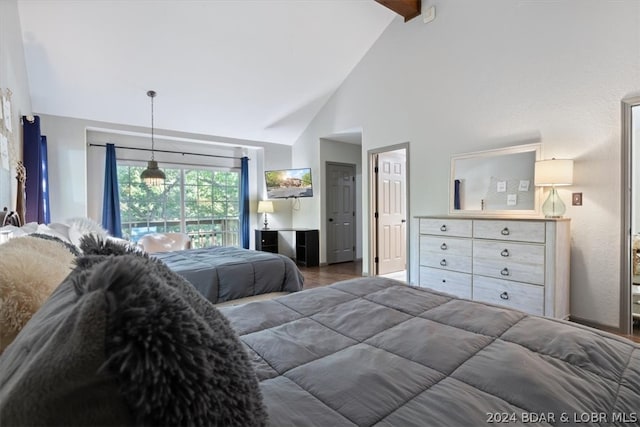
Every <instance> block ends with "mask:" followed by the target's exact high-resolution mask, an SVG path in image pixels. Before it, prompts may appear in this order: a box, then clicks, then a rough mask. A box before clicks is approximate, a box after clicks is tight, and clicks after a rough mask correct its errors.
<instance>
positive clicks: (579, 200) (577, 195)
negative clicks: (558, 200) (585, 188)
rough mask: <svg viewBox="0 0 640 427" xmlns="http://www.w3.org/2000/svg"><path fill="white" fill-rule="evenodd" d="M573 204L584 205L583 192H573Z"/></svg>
mask: <svg viewBox="0 0 640 427" xmlns="http://www.w3.org/2000/svg"><path fill="white" fill-rule="evenodd" d="M571 204H572V205H573V206H582V193H573V194H572V195H571Z"/></svg>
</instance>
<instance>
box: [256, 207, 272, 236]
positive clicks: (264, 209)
mask: <svg viewBox="0 0 640 427" xmlns="http://www.w3.org/2000/svg"><path fill="white" fill-rule="evenodd" d="M258 213H264V228H263V230H268V229H269V223H268V222H267V213H273V202H272V201H270V200H261V201H259V202H258Z"/></svg>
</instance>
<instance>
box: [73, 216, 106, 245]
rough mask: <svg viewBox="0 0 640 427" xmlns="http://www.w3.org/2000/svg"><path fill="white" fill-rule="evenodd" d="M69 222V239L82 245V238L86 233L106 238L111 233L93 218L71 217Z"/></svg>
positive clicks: (75, 243)
mask: <svg viewBox="0 0 640 427" xmlns="http://www.w3.org/2000/svg"><path fill="white" fill-rule="evenodd" d="M67 224H69V240H70V241H71V243H72V244H74V245H76V246H77V247H78V248H79V247H80V239H81V238H82V236H84V235H85V234H93V235H95V236H98V237H101V238H102V239H105V238H106V237H107V236H108V235H109V233H108V232H107V230H105V229H104V228H102V225H100V224H98V223H97V222H95V221H94V220H92V219H91V218H71V219H69V220H67Z"/></svg>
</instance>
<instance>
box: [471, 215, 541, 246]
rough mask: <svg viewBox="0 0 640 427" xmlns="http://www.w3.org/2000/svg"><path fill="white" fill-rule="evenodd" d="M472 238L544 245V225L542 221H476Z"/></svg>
mask: <svg viewBox="0 0 640 427" xmlns="http://www.w3.org/2000/svg"><path fill="white" fill-rule="evenodd" d="M473 237H475V238H477V239H495V240H515V241H520V242H535V243H544V241H545V223H544V222H542V221H508V220H476V221H474V223H473Z"/></svg>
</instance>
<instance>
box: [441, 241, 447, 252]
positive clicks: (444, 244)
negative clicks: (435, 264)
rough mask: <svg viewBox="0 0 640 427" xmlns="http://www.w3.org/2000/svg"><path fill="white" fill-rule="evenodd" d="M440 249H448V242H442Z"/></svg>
mask: <svg viewBox="0 0 640 427" xmlns="http://www.w3.org/2000/svg"><path fill="white" fill-rule="evenodd" d="M440 249H442V250H443V251H446V250H447V244H446V243H443V244H441V245H440Z"/></svg>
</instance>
